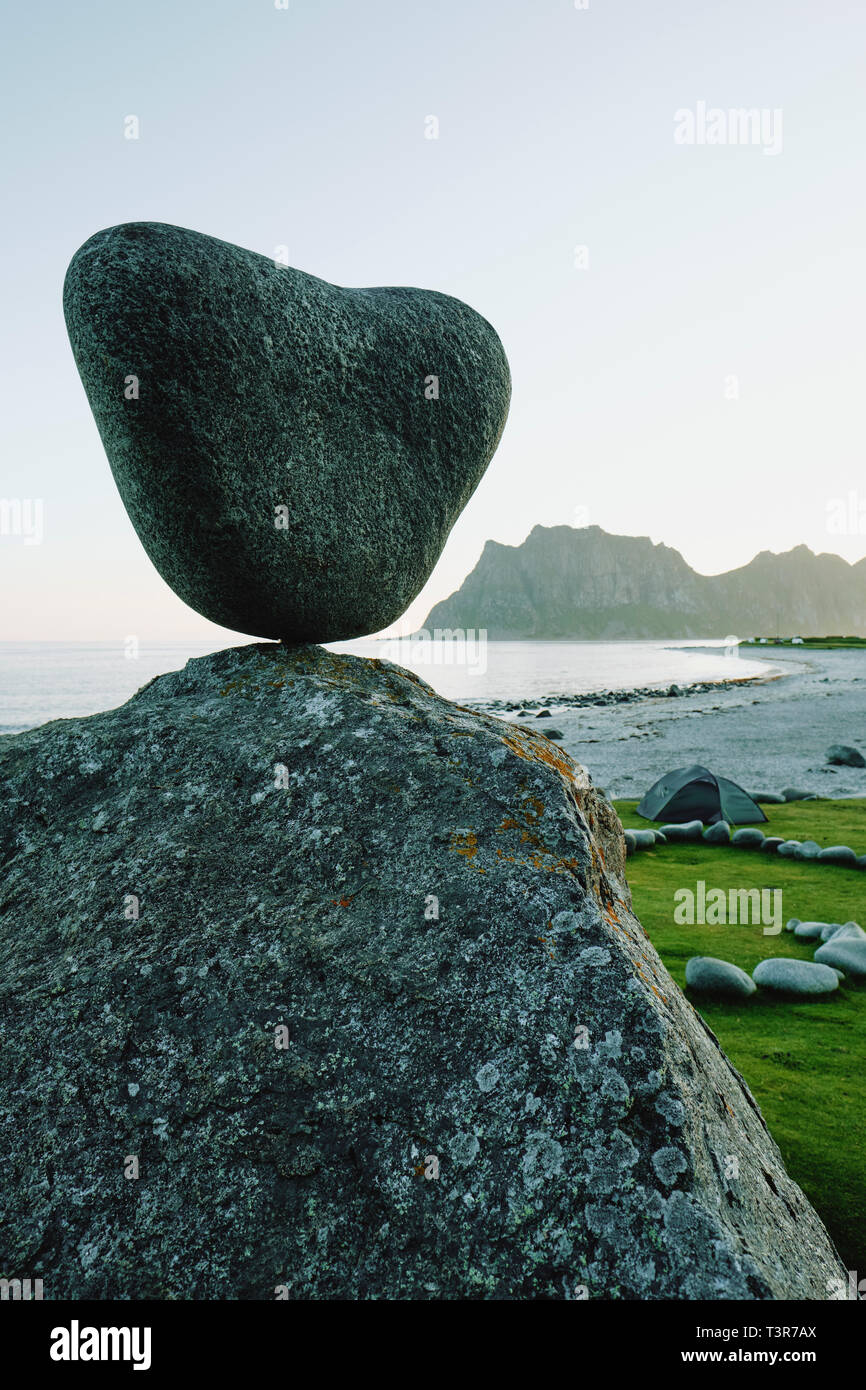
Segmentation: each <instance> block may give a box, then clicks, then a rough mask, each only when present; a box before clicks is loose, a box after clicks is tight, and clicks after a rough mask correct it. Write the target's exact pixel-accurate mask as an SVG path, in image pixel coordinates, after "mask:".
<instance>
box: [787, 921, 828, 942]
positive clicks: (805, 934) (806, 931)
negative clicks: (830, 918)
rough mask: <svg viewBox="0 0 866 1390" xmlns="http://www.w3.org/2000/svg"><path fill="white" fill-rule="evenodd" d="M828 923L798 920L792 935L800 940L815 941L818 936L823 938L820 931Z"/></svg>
mask: <svg viewBox="0 0 866 1390" xmlns="http://www.w3.org/2000/svg"><path fill="white" fill-rule="evenodd" d="M829 925H830V924H829V923H828V922H798V923H797V925H796V927H795V928H794V935H795V936H797V937H799V938H800V940H801V941H815V940H818V939H819V938H820V939H821V940H823V937H822V936H821V933H822V932H823V931H825V930H826V928H827V927H828V926H829Z"/></svg>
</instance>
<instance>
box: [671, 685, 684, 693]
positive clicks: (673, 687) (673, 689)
mask: <svg viewBox="0 0 866 1390" xmlns="http://www.w3.org/2000/svg"><path fill="white" fill-rule="evenodd" d="M684 693H685V692H684V691H683V690H682V689H681V688H680V686H678V685H671V686H669V687H668V694H669V695H682V694H684Z"/></svg>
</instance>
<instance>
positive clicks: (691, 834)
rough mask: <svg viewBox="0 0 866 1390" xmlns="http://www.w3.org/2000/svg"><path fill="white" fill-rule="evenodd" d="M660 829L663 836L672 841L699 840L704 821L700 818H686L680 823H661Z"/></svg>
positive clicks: (702, 831)
mask: <svg viewBox="0 0 866 1390" xmlns="http://www.w3.org/2000/svg"><path fill="white" fill-rule="evenodd" d="M661 830H662V834H663V835H664V836H665V838H666V839H667V840H670V841H672V842H674V843H676V842H682V841H685V840H699V839H700V838H701V836H702V835H703V833H704V823H703V821H701V820H687V821H683V823H682V825H663V826H662V828H661Z"/></svg>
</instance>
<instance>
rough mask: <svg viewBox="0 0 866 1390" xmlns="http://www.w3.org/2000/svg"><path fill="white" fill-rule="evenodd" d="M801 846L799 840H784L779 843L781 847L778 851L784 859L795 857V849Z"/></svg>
mask: <svg viewBox="0 0 866 1390" xmlns="http://www.w3.org/2000/svg"><path fill="white" fill-rule="evenodd" d="M799 848H800V841H799V840H783V841H782V843H781V844H780V845H779V848H778V849H777V850H776V853H777V854H778V855H779V856H780V858H782V859H793V858H794V851H795V850H796V849H799Z"/></svg>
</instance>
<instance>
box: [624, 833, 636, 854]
mask: <svg viewBox="0 0 866 1390" xmlns="http://www.w3.org/2000/svg"><path fill="white" fill-rule="evenodd" d="M623 835H624V838H625V853H626V858H627V859H631V856H632V855H633V854H634V852H635V850H636V849H637V844H636V843H635V838H634V831H633V830H625V831H624V832H623Z"/></svg>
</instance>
